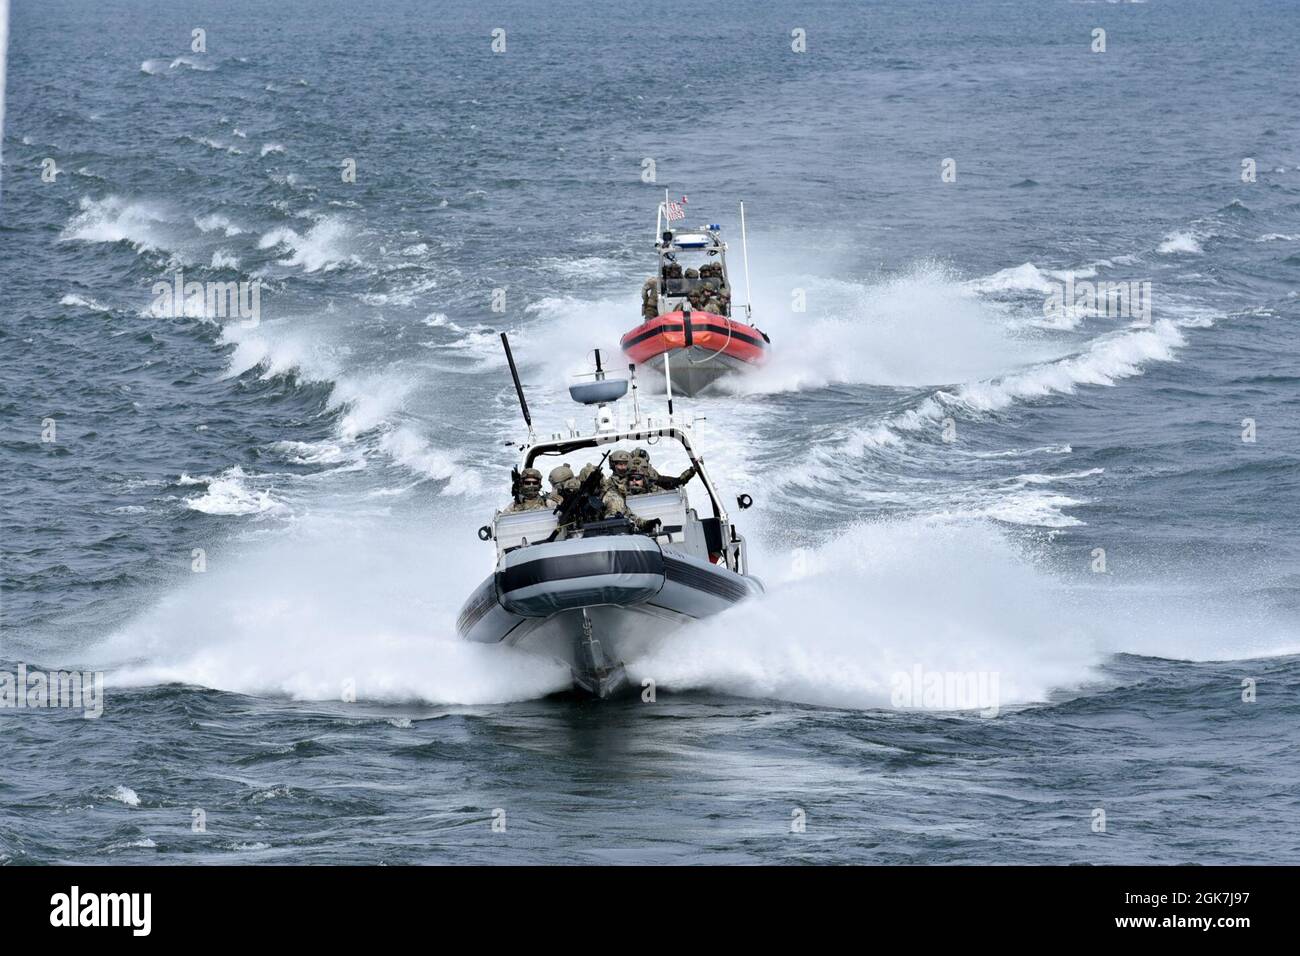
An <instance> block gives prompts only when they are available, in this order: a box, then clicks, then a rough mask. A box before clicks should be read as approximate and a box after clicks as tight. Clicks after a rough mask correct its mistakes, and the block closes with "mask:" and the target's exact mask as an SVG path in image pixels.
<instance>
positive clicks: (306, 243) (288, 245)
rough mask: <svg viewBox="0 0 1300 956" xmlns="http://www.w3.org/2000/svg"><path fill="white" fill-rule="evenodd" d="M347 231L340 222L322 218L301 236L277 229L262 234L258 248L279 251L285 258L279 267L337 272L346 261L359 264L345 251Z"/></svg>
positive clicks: (286, 228)
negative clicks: (299, 267) (297, 267)
mask: <svg viewBox="0 0 1300 956" xmlns="http://www.w3.org/2000/svg"><path fill="white" fill-rule="evenodd" d="M347 237H348V230H347V227H346V226H345V224H344V223H343V221H342V220H340V219H337V218H333V217H326V218H323V219H320V220H319V221H318V222H316V223H315V224H314V225H313V226H312V227H311V228H310V229H308V230H307V231H306V232H305V233H299V232H298V231H297V230H295V229H290V228H289V227H287V226H281V227H280V228H278V229H272V230H271V231H270V232H267V233H265V234H263V235H262V237H261V238H260V239H259V240H258V242H257V247H258V248H259V249H281V250H283V251H284V252H286V253H287V257H286V258H284V259H281V260H280V265H282V266H301V267H302V270H303V272H320V271H326V272H328V271H331V270H333V269H337V268H339V267H340V266H342V265H345V264H347V263H349V262H357V261H359V260H358V259H357V257H356V256H354V255H351V254H350V253H349V252H348V250H347V245H348V239H347Z"/></svg>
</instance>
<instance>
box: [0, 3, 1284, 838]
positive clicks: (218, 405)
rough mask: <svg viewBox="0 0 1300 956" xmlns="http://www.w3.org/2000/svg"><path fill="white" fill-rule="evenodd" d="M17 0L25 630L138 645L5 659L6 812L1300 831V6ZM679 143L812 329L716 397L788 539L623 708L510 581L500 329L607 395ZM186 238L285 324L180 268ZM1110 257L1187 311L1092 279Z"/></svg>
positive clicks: (738, 482)
mask: <svg viewBox="0 0 1300 956" xmlns="http://www.w3.org/2000/svg"><path fill="white" fill-rule="evenodd" d="M9 26H10V30H9V47H8V65H7V89H6V103H5V106H6V109H5V115H4V139H3V167H2V176H0V290H2V291H0V295H3V300H2V304H3V308H2V309H0V317H2V318H0V411H2V413H3V414H0V492H2V494H3V498H2V499H0V672H11V673H12V672H16V670H17V667H18V665H19V663H25V664H26V665H28V666H29V667H31V668H44V669H50V670H53V669H58V668H85V669H93V670H102V671H104V672H105V675H106V680H107V689H106V692H105V693H106V697H105V700H104V710H103V715H102V716H101V717H99V718H98V719H93V720H86V719H83V718H82V716H81V713H80V712H79V711H76V710H51V711H44V712H41V711H32V710H24V711H15V710H11V709H5V708H0V765H2V766H3V768H4V770H3V773H0V861H4V862H67V861H89V862H105V861H115V862H198V861H204V862H303V861H310V862H346V863H352V862H357V863H359V862H378V861H385V862H390V863H393V862H435V861H481V862H495V861H501V862H562V861H578V860H586V861H674V862H687V861H719V862H720V861H745V862H761V861H784V862H793V861H813V862H845V861H853V862H910V863H929V862H1035V863H1040V862H1067V861H1068V862H1095V863H1121V862H1124V863H1132V862H1205V863H1227V862H1256V863H1258V862H1268V863H1277V862H1288V863H1295V862H1298V861H1300V847H1297V842H1296V837H1295V834H1296V832H1297V831H1298V827H1297V824H1298V823H1300V807H1298V806H1297V802H1296V797H1295V793H1296V788H1297V785H1298V784H1300V769H1298V768H1297V763H1296V760H1295V757H1294V753H1293V750H1294V748H1293V747H1292V746H1291V742H1292V741H1293V740H1294V739H1295V735H1296V732H1297V730H1298V729H1300V714H1298V713H1297V709H1298V708H1297V690H1298V687H1300V659H1298V658H1297V656H1296V652H1297V650H1300V548H1298V547H1297V544H1296V542H1295V540H1294V537H1293V534H1292V532H1293V529H1294V528H1295V527H1296V523H1297V517H1298V516H1300V483H1298V481H1297V477H1296V476H1297V465H1298V464H1300V414H1297V412H1298V411H1300V392H1298V391H1297V384H1298V383H1300V376H1298V375H1297V371H1296V369H1297V362H1298V361H1300V347H1298V346H1297V345H1296V337H1295V329H1296V328H1297V319H1300V297H1298V296H1297V283H1298V282H1300V141H1298V139H1297V134H1296V130H1297V128H1300V125H1298V124H1300V106H1298V105H1297V103H1296V100H1295V98H1294V97H1293V96H1290V95H1288V93H1287V91H1286V81H1287V79H1288V78H1289V77H1290V76H1291V75H1292V74H1293V73H1294V69H1293V67H1294V64H1295V50H1296V49H1297V44H1298V43H1300V11H1298V10H1297V9H1296V7H1295V5H1294V4H1291V3H1288V2H1280V0H1278V2H1261V3H1256V4H1252V5H1251V6H1250V8H1249V10H1243V9H1242V8H1240V7H1238V6H1236V5H1229V4H1221V3H1213V2H1197V0H1185V2H1174V0H1150V2H1147V3H1123V4H1120V3H1116V4H1110V3H1072V2H1063V0H1062V2H1055V0H1053V2H1047V3H1030V2H991V0H973V2H968V3H962V4H948V3H929V2H915V3H894V4H883V3H867V4H851V5H850V4H832V3H813V4H809V5H803V6H801V7H800V8H799V9H798V10H794V9H789V8H786V7H783V6H780V5H775V4H750V5H745V6H731V7H727V6H716V5H715V8H710V9H709V10H708V11H702V10H701V9H700V8H699V7H698V6H692V5H689V4H682V3H676V2H669V3H667V4H665V5H660V7H658V8H656V10H655V11H654V12H653V14H651V13H648V12H646V11H643V10H641V9H639V8H634V7H628V8H626V9H624V8H621V7H618V6H617V5H616V6H614V7H606V6H601V7H596V6H591V5H587V4H564V3H561V4H546V5H538V4H527V3H506V4H501V5H495V6H493V7H491V8H484V7H482V6H481V5H469V4H437V5H430V4H421V3H414V2H412V3H400V2H394V3H386V4H382V5H376V6H374V7H373V8H367V10H366V12H365V16H358V15H357V11H356V10H355V9H354V7H353V6H352V5H349V4H342V3H328V2H326V3H311V4H309V3H301V2H287V3H280V4H275V5H265V4H255V3H241V2H234V3H221V4H215V3H192V4H187V3H168V4H160V3H159V4H155V3H145V2H138V0H129V2H122V3H115V4H110V5H105V4H91V3H88V2H61V0H49V2H40V3H36V2H28V0H17V2H16V3H15V4H14V5H13V9H12V11H11V16H10V25H9ZM195 28H202V29H204V30H205V31H206V52H194V51H192V50H191V36H192V33H191V31H193V30H194V29H195ZM497 28H501V29H504V30H505V42H506V48H505V51H504V52H503V53H494V52H493V50H492V31H493V30H494V29H497ZM796 28H800V29H803V30H805V31H806V37H807V52H805V53H795V52H793V51H792V49H791V42H792V40H791V31H792V30H794V29H796ZM1095 28H1102V29H1104V30H1105V31H1106V51H1105V52H1104V53H1095V52H1093V51H1092V49H1091V45H1092V43H1093V30H1094V29H1095ZM47 159H50V160H53V163H54V165H55V167H56V168H57V169H58V170H60V172H59V173H58V174H57V176H55V177H54V181H53V182H45V181H43V180H42V175H41V174H42V169H43V161H45V160H47ZM1245 159H1251V160H1253V161H1254V165H1255V168H1256V170H1257V175H1256V177H1255V181H1254V182H1245V181H1243V179H1242V168H1243V167H1242V162H1243V160H1245ZM348 160H353V161H355V167H356V178H355V182H347V181H345V180H344V176H343V175H342V168H343V165H344V164H345V162H346V161H348ZM647 160H650V161H653V168H654V172H655V181H654V182H646V181H644V179H643V170H644V169H645V168H646V165H647ZM945 160H953V161H954V163H955V169H956V179H955V181H952V182H945V181H944V179H943V177H942V176H941V173H942V171H943V168H944V165H943V164H944V162H945ZM664 189H668V190H670V191H671V193H672V194H673V195H674V196H678V195H683V194H685V195H687V196H689V204H688V208H689V209H690V214H691V217H692V220H695V219H699V220H700V221H712V222H720V223H722V224H723V228H724V233H727V234H729V235H730V236H731V239H732V241H733V243H735V244H736V245H738V242H737V240H738V232H739V219H738V215H737V202H738V201H739V200H740V199H744V200H745V202H746V213H747V216H748V220H749V227H750V255H751V271H752V278H753V285H754V290H753V301H754V307H755V316H756V318H757V320H758V322H759V324H760V325H761V326H762V327H763V328H764V329H766V330H767V331H768V332H769V333H770V334H771V336H772V340H773V356H774V359H773V362H772V364H771V365H770V367H768V368H766V369H764V370H762V371H761V372H759V373H757V374H756V375H755V376H753V377H751V378H748V379H746V380H744V381H739V382H735V383H733V384H732V385H731V386H730V388H729V389H728V390H727V392H726V393H725V394H716V395H713V396H710V397H705V398H701V399H699V400H697V401H696V402H694V403H691V404H690V406H689V408H690V410H691V411H692V412H694V413H695V414H697V415H698V416H700V417H701V418H702V419H703V420H702V421H700V423H699V431H700V433H701V440H702V441H703V442H704V444H705V446H706V448H707V450H708V457H709V460H710V463H711V468H712V471H713V472H714V474H715V477H716V478H718V479H719V480H720V481H721V482H722V484H723V485H724V488H725V489H726V491H727V492H728V493H737V492H740V491H747V492H749V493H751V494H752V495H753V496H754V498H755V499H756V501H757V506H756V507H755V508H754V509H753V510H751V511H748V512H745V513H744V515H743V516H742V518H743V521H744V530H745V532H746V533H747V534H748V536H749V538H750V541H751V544H752V546H753V549H754V554H753V557H752V563H753V565H754V570H755V571H756V573H758V574H759V575H760V576H762V577H763V578H764V579H765V580H766V581H767V583H768V586H769V595H768V597H767V598H766V599H765V600H763V601H762V602H759V603H756V604H753V605H751V606H747V607H744V608H741V609H738V610H737V612H736V613H734V614H733V615H731V616H729V617H725V618H723V619H720V620H718V621H715V622H711V623H709V624H707V625H705V626H702V627H699V628H697V629H695V630H693V631H689V632H687V633H684V634H681V635H678V636H676V637H674V638H672V639H670V640H667V641H665V642H664V644H663V645H662V646H661V647H660V648H658V649H656V650H655V652H654V653H653V654H652V655H651V656H650V657H648V658H647V659H645V660H642V661H637V662H630V665H631V666H630V669H631V671H632V673H633V675H634V677H635V678H636V679H637V681H638V682H640V680H642V679H650V680H653V681H655V683H656V686H657V691H658V692H657V699H656V700H655V701H654V702H653V703H649V702H642V701H641V700H640V699H639V698H637V697H635V696H633V697H632V698H631V699H628V700H623V701H616V702H613V703H610V704H606V705H593V704H590V703H582V702H578V701H574V700H571V699H568V698H565V697H551V696H548V695H550V694H551V693H552V692H554V691H557V690H559V689H561V688H562V687H563V686H564V685H565V684H566V682H567V674H566V673H565V672H564V671H563V669H562V668H558V667H556V666H555V665H554V664H553V663H551V662H549V661H545V660H541V659H537V658H533V657H530V656H527V655H525V654H521V653H518V652H511V651H508V650H503V649H495V648H483V647H479V646H466V645H464V644H461V643H460V642H458V641H457V640H456V639H455V635H454V627H453V622H454V617H455V614H456V611H457V610H458V608H459V605H460V603H461V602H462V601H463V599H464V598H465V596H466V595H467V594H468V593H469V592H470V591H471V589H472V588H473V587H474V586H475V585H476V584H477V583H478V581H480V580H481V579H482V577H483V576H484V575H485V574H486V573H488V571H489V570H490V568H491V564H492V555H491V552H490V549H489V548H488V546H485V545H483V544H482V543H481V542H479V541H478V540H477V539H476V537H475V535H474V529H475V528H477V527H478V526H479V525H480V524H482V523H483V522H484V521H485V520H486V519H487V518H488V517H489V516H490V514H491V512H492V510H493V509H494V508H496V507H499V506H500V505H501V504H502V501H503V497H504V493H503V488H504V486H503V482H505V480H506V477H507V474H508V470H509V466H510V465H511V464H512V462H511V461H510V459H509V458H508V457H506V455H507V452H506V450H505V448H504V442H506V441H508V440H511V439H518V438H519V437H520V434H521V428H520V423H519V421H518V412H517V409H516V407H515V405H514V398H513V392H512V390H511V389H510V387H509V380H508V378H507V377H506V374H505V370H504V363H503V360H502V358H501V356H500V355H499V352H498V344H497V340H496V335H495V333H496V332H497V331H498V330H501V329H505V330H508V331H510V332H511V335H512V339H513V341H514V344H515V348H516V353H517V355H518V357H519V358H520V360H521V364H522V369H523V373H524V377H525V379H526V383H527V387H528V389H529V394H530V401H531V402H532V404H533V405H534V414H535V416H536V417H537V419H538V420H539V421H540V422H542V423H543V425H544V428H546V429H550V428H558V427H563V422H564V420H565V419H566V418H571V417H575V413H578V414H579V415H580V414H581V411H580V410H578V409H576V408H574V407H573V406H571V405H570V404H569V403H568V402H567V400H566V399H565V397H564V388H563V386H564V384H565V381H566V376H567V375H568V374H570V373H572V372H575V371H578V370H580V369H581V368H583V367H584V366H585V363H586V357H585V356H586V353H587V351H588V350H589V349H591V348H593V347H600V348H604V349H611V350H613V349H616V345H617V341H618V338H619V336H620V334H621V333H622V332H623V331H625V330H626V329H627V328H629V327H630V326H632V325H633V324H635V322H636V316H637V314H638V311H637V309H638V292H639V287H640V284H641V282H642V280H643V279H644V277H645V276H646V275H647V274H648V271H649V269H650V268H651V259H650V256H649V250H648V248H647V246H648V242H649V240H650V238H651V235H652V227H653V216H654V209H655V204H656V203H657V202H658V200H659V199H660V198H661V197H662V195H663V190H664ZM736 251H737V249H736V246H733V263H732V265H733V278H738V277H739V274H740V272H739V268H738V266H739V263H738V256H735V255H734V253H735V252H736ZM177 271H180V272H183V274H184V277H185V279H186V280H191V281H199V282H206V281H235V282H238V281H253V280H258V281H260V282H261V310H260V320H259V321H258V322H257V323H256V324H255V325H254V324H252V323H243V322H240V321H232V320H230V319H227V318H223V317H221V316H218V315H214V314H211V313H210V311H209V310H206V309H204V308H196V309H193V310H191V311H190V312H189V313H187V314H184V315H180V316H173V315H169V314H167V313H166V312H164V311H160V310H159V309H158V308H157V307H156V302H155V299H156V296H155V294H154V292H153V287H154V285H155V284H156V283H158V282H171V281H172V279H173V277H174V275H175V274H176V272H177ZM1067 278H1070V279H1072V281H1075V282H1102V281H1106V282H1124V283H1129V282H1138V283H1142V282H1149V283H1150V290H1151V293H1150V294H1151V298H1150V304H1151V308H1150V311H1149V314H1145V315H1142V314H1136V315H1135V314H1126V315H1107V314H1102V313H1100V312H1099V311H1097V310H1088V309H1086V308H1085V309H1075V310H1072V311H1071V312H1069V313H1067V314H1065V315H1059V314H1056V315H1049V314H1046V313H1045V310H1044V300H1045V298H1047V297H1048V296H1049V295H1051V294H1052V291H1053V290H1054V289H1056V288H1058V287H1060V286H1061V284H1062V283H1064V282H1065V281H1066V279H1067ZM498 290H504V303H505V309H504V312H498V311H494V310H493V301H494V294H495V293H498ZM497 299H498V301H500V294H497ZM800 300H802V301H805V302H806V311H797V310H796V308H795V306H796V303H797V302H798V301H800ZM647 401H650V402H652V403H653V402H654V401H656V399H654V398H648V399H647ZM1247 419H1249V420H1250V421H1251V422H1253V428H1254V432H1253V438H1254V440H1253V441H1245V440H1243V432H1244V431H1245V430H1246V428H1247V425H1246V424H1244V422H1245V420H1247ZM51 421H52V422H53V426H52V427H53V431H52V432H51V424H50V423H51ZM47 438H52V439H53V440H45V439H47ZM196 550H198V551H201V552H202V566H203V567H204V570H203V571H202V572H201V573H197V572H196V571H195V570H194V568H195V561H196V557H195V552H196ZM1101 559H1104V565H1103V564H1102V563H1100V560H1101ZM915 673H920V674H923V675H939V676H940V677H943V676H945V675H947V676H952V675H956V676H959V677H960V676H964V675H973V676H974V677H978V678H980V679H982V680H984V681H985V687H986V688H988V689H990V691H991V692H992V694H993V697H992V698H990V699H989V700H981V701H980V705H981V706H979V707H975V708H971V707H969V706H963V705H962V702H961V701H955V700H954V699H953V698H952V695H950V694H949V695H947V696H943V695H941V696H940V697H939V698H937V699H935V700H922V699H920V698H919V697H918V699H916V700H911V701H908V700H900V699H899V696H898V689H899V686H900V680H903V679H905V678H907V677H908V676H909V675H912V674H915ZM1243 681H1245V682H1247V684H1248V685H1249V686H1248V687H1247V688H1243ZM1252 687H1253V692H1254V693H1253V696H1254V700H1253V701H1252V702H1247V701H1246V700H1243V692H1244V691H1246V693H1245V696H1246V697H1247V698H1249V697H1251V696H1252V694H1251V693H1249V691H1250V689H1251V688H1252ZM354 697H355V700H354V699H353V698H354ZM966 703H967V704H969V703H970V702H969V701H967V702H966ZM990 703H991V704H993V705H994V706H992V707H989V706H984V705H987V704H990ZM195 810H201V811H202V817H203V819H204V820H205V829H204V830H203V831H202V832H195V830H194V828H193V822H194V819H195V814H194V811H195ZM495 811H501V813H496V814H495V815H496V818H497V819H504V820H505V824H506V825H505V829H504V831H503V832H501V831H499V830H498V831H494V830H493V828H492V822H493V819H494V812H495ZM1098 811H1104V813H1105V820H1106V825H1105V831H1104V832H1095V830H1096V829H1097V819H1098V813H1097V812H1098ZM800 814H802V815H803V816H802V817H800ZM796 819H804V820H805V822H806V830H805V831H804V832H791V822H792V820H796Z"/></svg>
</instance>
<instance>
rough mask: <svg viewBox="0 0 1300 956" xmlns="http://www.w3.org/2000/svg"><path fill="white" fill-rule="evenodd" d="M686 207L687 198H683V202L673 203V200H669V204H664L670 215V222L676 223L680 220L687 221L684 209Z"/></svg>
mask: <svg viewBox="0 0 1300 956" xmlns="http://www.w3.org/2000/svg"><path fill="white" fill-rule="evenodd" d="M685 205H686V197H685V196H683V197H682V201H681V202H673V201H672V200H669V201H668V202H666V203H664V211H665V212H666V213H667V214H668V221H669V222H676V221H677V220H678V219H685V218H686V210H685V208H683V207H685Z"/></svg>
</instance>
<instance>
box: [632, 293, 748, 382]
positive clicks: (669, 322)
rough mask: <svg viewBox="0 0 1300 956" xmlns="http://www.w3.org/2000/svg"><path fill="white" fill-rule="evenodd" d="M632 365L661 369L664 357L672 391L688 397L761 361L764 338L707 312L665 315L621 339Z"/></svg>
mask: <svg viewBox="0 0 1300 956" xmlns="http://www.w3.org/2000/svg"><path fill="white" fill-rule="evenodd" d="M622 346H623V352H624V354H626V355H627V357H628V359H630V360H631V361H633V362H635V363H636V364H637V365H647V366H649V367H650V368H652V369H654V370H655V371H657V372H662V371H663V364H664V356H665V355H670V356H671V358H670V362H671V364H672V379H673V388H674V389H680V390H681V391H682V392H683V393H684V394H687V395H694V394H696V393H698V392H699V391H701V390H702V389H704V388H707V387H708V386H709V385H711V384H712V383H713V382H714V381H716V380H717V379H718V378H720V377H722V376H723V375H726V374H728V373H730V372H735V371H740V370H742V369H744V368H746V367H747V366H752V365H761V364H762V363H763V362H765V361H766V360H767V355H768V349H769V346H768V341H767V336H766V335H764V334H763V333H762V332H760V331H759V330H758V329H756V328H754V326H752V325H749V324H747V323H745V322H740V321H738V320H736V319H731V318H728V317H727V316H725V315H715V314H713V313H711V312H696V311H692V310H690V309H688V310H686V311H676V312H667V313H665V314H663V315H660V316H657V317H656V318H653V319H651V320H650V321H648V322H645V323H643V324H641V325H638V326H637V327H636V328H635V329H633V330H632V331H630V332H628V333H627V335H625V336H623V340H622Z"/></svg>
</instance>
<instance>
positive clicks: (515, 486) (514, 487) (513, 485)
mask: <svg viewBox="0 0 1300 956" xmlns="http://www.w3.org/2000/svg"><path fill="white" fill-rule="evenodd" d="M521 480H522V479H521V477H520V475H519V466H518V465H515V466H514V467H513V468H511V469H510V497H511V498H512V499H513V500H514V502H515V504H518V503H519V482H520V481H521Z"/></svg>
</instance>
